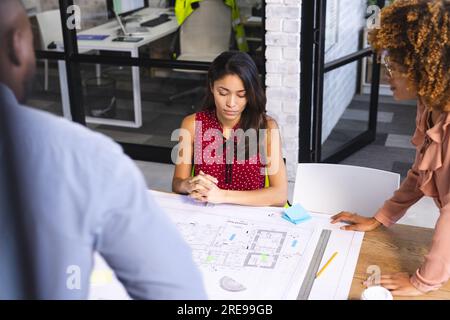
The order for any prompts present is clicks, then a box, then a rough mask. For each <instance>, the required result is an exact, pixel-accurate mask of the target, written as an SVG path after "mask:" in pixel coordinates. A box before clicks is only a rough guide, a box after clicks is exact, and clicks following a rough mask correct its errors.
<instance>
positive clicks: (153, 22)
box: [141, 14, 170, 28]
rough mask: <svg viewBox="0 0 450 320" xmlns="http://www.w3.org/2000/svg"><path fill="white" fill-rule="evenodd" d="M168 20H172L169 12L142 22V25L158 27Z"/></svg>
mask: <svg viewBox="0 0 450 320" xmlns="http://www.w3.org/2000/svg"><path fill="white" fill-rule="evenodd" d="M167 21H170V18H169V16H168V15H167V14H161V15H160V16H159V17H158V18H154V19H151V20H148V21H145V22H143V23H141V27H150V28H151V27H156V26H159V25H160V24H163V23H164V22H167Z"/></svg>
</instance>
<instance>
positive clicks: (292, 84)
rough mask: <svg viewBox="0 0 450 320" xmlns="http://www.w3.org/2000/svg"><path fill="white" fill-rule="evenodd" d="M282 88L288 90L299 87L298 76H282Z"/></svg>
mask: <svg viewBox="0 0 450 320" xmlns="http://www.w3.org/2000/svg"><path fill="white" fill-rule="evenodd" d="M282 83H283V86H285V87H288V88H299V87H300V75H299V74H298V73H297V74H285V75H283V82H282Z"/></svg>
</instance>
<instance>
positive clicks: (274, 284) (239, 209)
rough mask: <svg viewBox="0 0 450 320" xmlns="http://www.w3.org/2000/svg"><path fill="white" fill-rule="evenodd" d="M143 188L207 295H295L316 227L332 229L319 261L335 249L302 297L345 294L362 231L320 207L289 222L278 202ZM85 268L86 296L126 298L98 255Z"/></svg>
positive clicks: (310, 254)
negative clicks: (89, 275)
mask: <svg viewBox="0 0 450 320" xmlns="http://www.w3.org/2000/svg"><path fill="white" fill-rule="evenodd" d="M150 195H151V196H152V197H153V198H154V199H155V200H156V202H157V203H158V204H159V205H160V206H161V207H162V208H163V209H164V211H165V212H166V213H167V214H168V216H169V217H170V219H171V220H172V221H173V222H174V223H175V224H176V226H177V228H178V230H179V231H180V233H181V234H182V236H183V238H184V239H185V241H186V242H187V243H188V244H189V246H190V247H191V249H192V256H193V259H194V261H195V263H196V264H197V266H198V267H199V269H200V271H201V272H202V275H203V280H204V284H205V288H206V291H207V294H208V297H209V298H210V299H224V300H244V299H245V300H247V299H248V300H262V299H267V300H269V299H274V300H279V299H289V300H290V299H297V297H298V295H299V291H300V288H301V286H302V283H303V280H304V278H305V275H306V273H307V269H308V266H309V264H310V262H311V259H312V257H313V254H314V250H315V249H316V245H317V242H318V240H319V236H320V232H321V231H322V230H323V229H324V228H326V229H330V230H332V234H331V237H330V242H329V244H328V246H327V249H326V251H325V255H324V260H325V259H327V258H328V257H329V256H330V255H331V254H332V253H333V252H335V251H339V255H338V256H337V258H336V259H335V261H333V264H332V265H331V266H330V267H328V268H327V272H325V273H324V275H323V276H321V277H320V278H318V279H316V280H315V281H314V286H313V288H312V290H311V294H310V299H347V297H348V293H349V291H350V285H351V281H352V278H353V273H354V270H355V267H356V262H357V259H358V255H359V250H360V246H361V242H362V238H363V234H362V233H358V232H346V231H341V230H339V226H333V225H331V224H330V223H329V216H325V215H320V214H313V219H310V220H309V221H307V222H305V223H302V224H300V225H294V224H292V223H290V222H288V221H286V220H284V219H282V218H281V215H282V211H283V209H281V208H267V207H263V208H257V207H244V206H236V205H211V204H199V203H196V202H194V201H193V200H191V199H190V198H188V197H186V196H180V195H174V194H168V193H162V192H156V191H151V192H150ZM106 274H108V277H105V275H106ZM93 275H94V276H93V279H95V278H97V284H96V285H95V286H92V287H91V288H92V292H91V298H92V299H115V298H116V299H124V298H126V293H125V291H124V290H123V288H121V285H120V283H118V282H117V279H115V277H113V276H112V275H111V274H110V273H108V269H107V267H106V266H105V264H104V263H102V262H101V259H100V258H99V257H96V267H95V269H94V273H93ZM95 275H96V277H95ZM99 280H102V281H103V282H102V281H99ZM106 280H108V281H106ZM114 292H116V293H114Z"/></svg>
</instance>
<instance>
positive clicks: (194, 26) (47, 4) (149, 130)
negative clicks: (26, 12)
mask: <svg viewBox="0 0 450 320" xmlns="http://www.w3.org/2000/svg"><path fill="white" fill-rule="evenodd" d="M236 1H237V4H238V8H239V14H240V17H241V25H240V28H241V29H240V32H239V34H240V37H237V36H236V32H235V30H233V26H232V18H231V16H232V10H231V8H230V7H228V6H227V5H226V4H225V3H224V2H223V1H222V0H203V1H201V2H200V4H199V7H198V8H197V9H195V10H194V12H193V13H192V14H191V15H190V16H189V17H187V18H186V19H185V20H184V21H178V20H179V19H177V16H176V13H175V10H174V5H175V1H174V0H160V1H155V0H149V1H147V0H136V1H120V0H95V1H92V0H74V1H73V3H74V4H75V5H78V6H79V7H80V9H81V29H80V30H77V37H78V38H77V45H78V52H79V54H80V56H79V57H80V59H81V60H82V59H83V57H84V58H86V59H88V57H89V58H90V60H89V61H91V62H83V63H79V64H77V68H76V69H77V72H78V71H79V74H80V76H81V81H79V83H74V81H72V82H71V79H66V78H67V69H66V67H67V64H69V63H70V61H69V60H65V58H64V57H62V58H60V60H59V61H56V60H52V59H48V60H49V61H50V62H49V67H48V68H47V67H46V66H44V65H43V63H41V62H40V64H41V66H39V67H38V70H39V72H38V77H43V76H44V73H45V74H47V71H48V74H49V76H48V79H49V81H48V83H49V85H48V88H47V90H45V88H37V89H36V90H35V92H34V93H33V94H34V97H33V98H34V99H36V98H38V100H39V101H38V102H35V101H33V100H31V101H32V102H33V103H31V104H32V106H34V107H38V108H41V109H45V110H47V111H51V112H53V113H55V114H57V115H60V116H64V117H66V118H68V119H73V118H74V116H73V114H72V112H73V111H74V109H75V111H77V110H78V111H80V110H82V111H83V113H84V116H83V120H85V122H86V125H87V126H88V127H89V128H91V129H93V130H96V131H99V132H101V133H104V134H106V135H108V136H110V137H111V138H113V139H114V140H116V141H117V142H120V143H122V144H124V145H125V144H126V145H127V148H125V150H126V151H129V148H128V147H130V146H131V149H135V148H136V147H139V148H138V149H139V150H140V152H139V156H136V155H134V154H133V152H129V153H130V155H131V156H132V157H135V158H137V159H141V160H151V159H152V155H154V154H155V152H158V153H160V152H161V150H163V149H164V148H165V149H164V150H165V151H164V154H165V157H164V159H168V158H170V157H168V156H167V155H170V151H171V147H172V146H173V145H175V144H176V142H175V141H171V134H172V132H173V131H174V130H175V129H177V128H179V126H180V124H181V121H182V119H183V118H184V117H185V116H187V115H189V114H192V113H194V112H196V111H199V110H201V109H202V107H203V99H204V94H205V88H206V71H207V69H208V66H209V64H210V63H211V62H212V60H213V59H214V58H215V57H216V56H218V55H219V54H220V53H222V52H223V51H228V50H246V51H247V52H248V53H249V54H250V55H251V56H252V57H253V58H254V60H255V62H256V63H257V65H258V67H259V69H260V72H261V76H262V77H264V73H265V58H264V50H265V48H264V24H263V22H264V17H263V14H264V5H263V2H262V0H236ZM34 3H35V4H36V6H35V8H30V12H35V13H43V12H52V11H53V10H55V11H54V13H53V14H54V19H55V21H58V19H59V20H60V18H59V15H58V14H57V13H58V10H59V1H58V0H41V1H34ZM67 3H69V1H68V2H67ZM63 10H65V9H64V8H63ZM57 16H58V17H57ZM180 22H182V23H181V25H180ZM35 25H36V35H37V37H36V39H39V40H36V50H38V51H40V52H41V56H44V57H45V54H46V53H49V54H50V53H55V52H59V53H61V52H64V46H63V37H62V31H61V30H60V29H62V27H61V26H60V27H59V28H55V26H53V28H52V30H53V31H54V34H51V35H50V36H48V37H47V38H49V40H47V41H46V42H48V43H45V44H42V41H41V40H40V36H41V33H42V32H41V30H40V29H39V24H35ZM59 31H61V32H59ZM238 39H239V41H238ZM87 56H88V57H87ZM133 58H139V60H137V59H134V60H133ZM61 59H62V60H61ZM92 59H94V60H92ZM92 61H93V62H92ZM122 62H123V63H122ZM132 63H136V64H135V65H134V66H131V64H132ZM46 70H47V71H46ZM42 83H43V82H42V81H37V82H36V86H37V87H38V86H42V85H43V84H42ZM71 85H74V86H76V87H78V88H77V90H78V89H79V91H77V92H79V93H80V96H81V97H82V99H80V100H79V101H77V99H75V100H74V101H77V104H79V105H75V106H72V105H71V97H70V94H69V91H70V90H69V88H71ZM42 97H45V100H44V101H45V103H42V100H43V98H42ZM72 104H73V103H72ZM49 105H50V106H51V107H50V106H49ZM78 114H80V113H79V112H78ZM75 118H76V117H75ZM76 121H80V120H76ZM82 122H84V121H82ZM141 147H149V148H148V149H145V148H144V149H143V148H141ZM152 147H155V148H158V149H157V151H155V150H156V149H152ZM161 148H163V149H161ZM152 150H153V151H152ZM143 154H144V156H142V155H143ZM143 158H144V159H143ZM156 158H158V159H161V157H159V156H157V157H156Z"/></svg>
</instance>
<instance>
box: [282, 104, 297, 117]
mask: <svg viewBox="0 0 450 320" xmlns="http://www.w3.org/2000/svg"><path fill="white" fill-rule="evenodd" d="M282 109H283V113H284V114H294V115H298V114H299V110H300V100H293V101H283V104H282Z"/></svg>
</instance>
